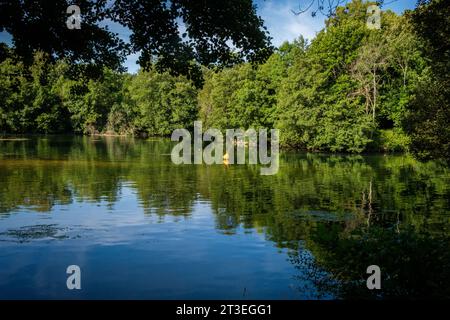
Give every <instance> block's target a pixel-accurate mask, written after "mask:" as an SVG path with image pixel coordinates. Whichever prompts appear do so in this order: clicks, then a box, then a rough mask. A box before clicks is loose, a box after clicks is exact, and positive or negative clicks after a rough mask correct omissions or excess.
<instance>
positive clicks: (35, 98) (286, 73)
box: [0, 0, 450, 159]
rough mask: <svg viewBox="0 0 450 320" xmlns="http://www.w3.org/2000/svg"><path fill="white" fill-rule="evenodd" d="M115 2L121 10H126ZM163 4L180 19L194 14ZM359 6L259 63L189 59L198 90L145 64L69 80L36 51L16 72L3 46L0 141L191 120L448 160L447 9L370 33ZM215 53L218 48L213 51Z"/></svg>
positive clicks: (294, 143) (301, 143) (339, 148)
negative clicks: (3, 136)
mask: <svg viewBox="0 0 450 320" xmlns="http://www.w3.org/2000/svg"><path fill="white" fill-rule="evenodd" d="M117 3H118V5H117V6H118V7H116V9H117V10H119V11H120V10H121V9H120V8H121V6H125V3H124V2H123V3H122V2H121V1H118V2H117ZM173 3H174V4H178V5H180V6H181V7H179V8H178V9H179V10H181V11H180V12H181V13H180V14H181V15H183V16H184V17H185V18H186V19H188V20H189V19H191V18H192V16H191V15H192V14H193V13H192V12H194V11H195V10H197V9H198V10H200V8H196V7H195V8H194V7H193V8H188V7H185V8H184V9H183V6H184V1H175V2H173ZM369 4H370V3H367V2H364V1H362V0H353V1H352V2H351V3H349V4H348V5H347V6H346V7H339V8H337V9H336V11H335V12H334V14H333V15H331V16H330V17H329V18H328V19H327V21H326V27H325V28H324V29H323V30H322V31H321V32H319V33H318V34H317V36H316V37H315V38H314V39H313V40H312V41H311V42H308V41H306V40H305V39H303V38H302V37H299V38H298V40H296V41H294V42H292V43H285V44H283V45H282V46H281V47H280V48H278V49H277V50H276V51H275V52H274V53H273V54H272V55H271V56H270V57H269V58H268V59H267V60H265V61H264V62H262V63H259V64H255V63H254V62H252V61H248V62H245V63H239V64H236V65H234V66H229V67H226V68H217V66H214V65H213V63H212V62H213V61H215V60H217V59H218V57H217V56H216V55H217V52H218V51H214V50H213V51H210V52H209V53H210V54H211V56H210V57H209V58H207V57H206V56H205V57H201V56H198V57H197V58H196V59H194V60H196V61H197V62H199V63H201V64H203V65H204V67H202V69H201V70H200V71H201V77H202V79H203V80H204V81H202V82H203V85H201V86H199V83H198V81H193V79H190V78H192V77H190V75H189V73H188V75H186V76H183V75H177V73H173V72H171V73H167V72H162V71H161V69H160V68H159V67H158V64H159V63H164V61H165V60H164V59H162V60H156V61H152V60H151V59H150V60H149V59H144V60H145V61H146V62H145V63H143V65H145V66H146V67H148V68H146V70H147V71H144V69H143V70H141V71H140V72H139V73H138V74H136V75H130V74H126V73H123V72H121V71H120V70H114V68H107V67H103V68H102V69H101V72H100V76H99V77H95V78H92V77H90V76H89V75H87V74H85V73H80V74H79V75H78V76H74V74H73V70H72V68H71V63H72V61H71V60H70V59H66V58H62V59H57V60H56V61H55V59H53V58H54V57H53V56H51V55H49V54H48V53H45V50H43V51H40V50H38V51H34V54H33V60H32V63H24V62H23V60H22V59H21V56H20V55H18V53H17V50H15V49H17V48H15V49H14V48H7V47H6V46H2V47H1V48H0V49H1V50H0V56H1V57H2V60H1V62H0V69H1V74H0V88H1V92H0V132H4V133H29V132H36V133H57V132H78V133H88V134H92V133H111V134H141V135H154V136H168V135H170V133H171V132H172V130H173V129H175V128H180V127H184V128H191V127H192V126H193V121H194V120H196V119H201V120H202V121H203V122H204V126H205V127H216V128H220V129H225V128H243V129H246V128H250V127H253V128H260V127H266V128H273V127H276V128H279V129H280V130H281V143H282V144H283V145H284V146H285V147H292V148H301V149H306V150H310V151H330V152H350V153H360V152H367V151H386V152H397V151H407V150H409V149H411V150H412V151H413V152H414V153H415V154H416V155H418V156H420V157H422V158H431V157H440V158H447V159H449V158H450V155H449V141H450V133H449V128H450V126H449V125H448V124H449V122H450V121H449V114H450V112H449V101H448V96H450V95H449V94H448V88H449V85H448V74H449V72H448V68H449V59H448V50H449V49H448V48H449V46H448V39H449V37H448V34H449V30H448V25H449V24H448V16H449V14H447V13H448V6H446V5H445V4H444V1H441V0H433V1H420V2H419V5H418V7H417V8H416V9H415V10H414V11H410V12H408V11H407V12H406V13H405V14H404V15H402V16H398V15H396V14H395V13H393V12H390V11H386V12H383V13H382V28H381V29H379V30H377V29H375V30H373V29H369V28H368V27H367V25H366V21H367V14H366V12H367V7H368V5H369ZM246 5H247V4H246ZM186 6H187V4H186ZM246 8H247V7H246ZM122 9H124V8H122ZM129 9H130V10H131V11H130V12H131V13H133V12H135V11H133V10H134V9H133V8H129ZM132 9H133V10H132ZM247 9H249V10H250V8H247ZM161 10H162V9H161ZM190 10H194V11H192V12H191V11H190ZM127 12H128V11H127ZM131 13H130V14H131ZM117 14H119V13H117ZM136 14H137V13H136ZM204 16H205V15H204ZM189 17H191V18H189ZM131 18H132V17H128V18H127V19H126V21H129V20H130V21H131V20H132V19H131ZM254 22H255V23H256V21H254ZM130 23H131V22H130ZM191 23H192V26H196V25H197V24H199V25H200V21H191ZM209 23H212V22H211V21H209ZM434 23H437V25H438V27H437V28H438V32H435V31H434V29H435V27H434V26H433V24H434ZM256 24H258V23H256ZM130 27H131V28H134V27H135V28H136V30H138V29H139V28H141V27H142V28H144V27H145V26H133V25H132V24H130ZM198 27H199V26H198ZM210 27H211V28H212V26H211V25H206V26H205V28H210ZM146 28H147V27H145V28H144V29H145V30H147V29H146ZM193 28H194V27H193ZM195 28H197V27H195ZM195 28H194V29H195ZM199 28H200V27H199ZM139 30H140V29H139ZM147 31H148V30H147ZM147 31H146V32H147ZM197 31H198V30H197ZM136 32H137V33H136V37H137V35H138V34H141V33H140V31H139V32H138V31H136ZM148 32H150V31H148ZM205 32H206V33H205V35H204V36H205V37H206V38H205V39H207V38H208V36H207V34H208V32H207V31H205ZM227 32H228V31H227ZM229 32H231V31H230V30H229ZM240 36H244V35H242V34H241V35H240ZM236 37H239V36H238V35H236ZM255 37H256V38H258V36H256V35H255ZM194 38H195V36H194ZM256 38H255V39H256ZM196 39H197V41H199V42H200V43H201V41H202V38H201V37H197V38H196ZM255 39H254V40H255ZM141 40H142V39H141ZM141 40H139V39H138V38H136V39H135V40H134V41H135V42H136V43H135V44H136V45H137V44H138V43H140V42H139V41H141ZM260 40H261V41H262V38H261V39H260ZM255 41H256V40H255ZM260 44H261V46H262V43H260ZM217 45H218V47H217V48H216V49H217V50H219V51H220V50H222V49H221V48H222V45H223V43H222V44H221V42H219V43H218V44H217ZM257 46H259V45H257ZM136 49H143V48H141V47H136ZM144 49H145V48H144ZM149 50H150V49H149ZM244 51H245V50H244ZM250 51H251V50H250ZM250 51H249V52H248V53H249V54H250ZM145 52H146V51H145V50H144V55H145V54H146V53H145ZM199 54H200V52H199ZM204 54H206V52H204ZM227 54H228V53H227ZM229 54H230V58H231V56H233V54H231V53H230V52H229ZM250 55H251V54H250ZM141 58H142V57H141ZM237 58H239V59H237V60H236V61H238V60H240V59H242V58H243V56H239V57H237ZM194 60H189V61H191V62H192V61H194ZM219 60H220V59H219ZM226 60H227V61H230V60H229V59H226ZM166 62H167V61H166ZM141 63H142V61H141ZM224 64H226V61H225V60H224V61H222V63H221V65H222V66H223V65H224ZM79 66H83V64H79ZM197 66H199V65H197ZM179 70H181V69H179ZM181 73H184V72H181ZM194 80H195V79H194Z"/></svg>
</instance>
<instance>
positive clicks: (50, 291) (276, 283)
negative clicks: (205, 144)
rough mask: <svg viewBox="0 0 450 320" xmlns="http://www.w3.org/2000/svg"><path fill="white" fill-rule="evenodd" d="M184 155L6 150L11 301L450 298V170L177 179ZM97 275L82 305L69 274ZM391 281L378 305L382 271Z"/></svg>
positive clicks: (314, 169) (433, 166)
mask: <svg viewBox="0 0 450 320" xmlns="http://www.w3.org/2000/svg"><path fill="white" fill-rule="evenodd" d="M172 147H173V143H172V142H171V141H169V140H158V139H153V140H151V139H150V140H139V139H132V138H113V137H97V138H93V137H63V136H61V137H30V138H29V139H28V140H17V141H14V140H2V141H0V298H1V299H72V298H73V299H78V298H87V299H106V298H112V299H119V298H120V299H334V298H337V299H346V298H369V299H372V298H378V299H382V298H399V297H400V298H411V299H413V298H425V297H426V298H449V297H450V171H449V168H448V167H447V166H445V165H444V164H441V163H438V162H427V163H420V162H418V161H416V160H414V159H413V158H411V157H410V156H407V155H371V156H344V155H339V156H338V155H320V154H308V153H283V154H281V156H280V169H279V172H278V173H277V174H275V175H272V176H262V175H260V170H259V167H258V166H257V165H229V166H225V165H211V166H207V165H178V166H177V165H175V164H173V163H172V162H171V158H170V152H171V149H172ZM69 265H78V266H80V268H81V275H82V277H81V279H82V280H81V286H82V289H81V290H68V289H67V287H66V280H67V277H68V275H67V274H66V268H67V266H69ZM369 265H378V266H379V267H380V269H381V278H382V288H381V290H368V288H367V286H366V279H367V277H368V276H369V275H368V274H367V272H366V269H367V267H368V266H369Z"/></svg>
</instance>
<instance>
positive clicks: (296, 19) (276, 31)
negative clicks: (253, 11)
mask: <svg viewBox="0 0 450 320" xmlns="http://www.w3.org/2000/svg"><path fill="white" fill-rule="evenodd" d="M298 5H299V1H298V0H288V1H276V0H266V1H263V2H260V3H259V4H258V14H259V15H260V16H261V17H262V18H263V20H264V22H265V25H266V26H267V28H268V30H269V32H270V35H271V36H272V37H273V44H274V45H275V46H279V45H280V44H282V43H283V42H284V41H286V40H288V41H292V40H294V39H296V38H298V37H299V36H300V35H303V36H304V37H305V38H307V39H310V40H311V39H312V38H314V37H315V35H316V33H317V32H319V31H320V30H321V29H322V28H323V27H324V19H325V18H324V17H323V16H320V15H318V16H316V17H312V16H311V13H310V12H305V13H302V14H300V15H295V14H294V13H293V10H294V11H296V10H298Z"/></svg>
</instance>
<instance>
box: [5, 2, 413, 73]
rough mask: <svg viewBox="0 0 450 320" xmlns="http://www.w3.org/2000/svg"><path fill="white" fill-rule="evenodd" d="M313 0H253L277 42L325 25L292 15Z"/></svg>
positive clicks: (402, 5)
mask: <svg viewBox="0 0 450 320" xmlns="http://www.w3.org/2000/svg"><path fill="white" fill-rule="evenodd" d="M311 1H312V0H255V3H256V5H257V11H258V14H259V15H260V16H261V17H262V18H263V20H264V21H265V25H266V26H267V28H268V30H269V32H270V35H271V36H272V38H273V41H272V42H273V44H274V45H275V46H279V45H280V44H281V43H283V42H284V41H286V40H287V41H292V40H294V39H295V38H297V37H299V36H300V35H303V36H304V37H305V38H307V39H312V38H314V36H315V34H316V32H318V31H320V30H321V29H322V28H323V26H324V21H325V17H323V16H322V15H317V16H316V17H312V16H311V13H310V12H305V13H303V14H301V15H295V14H293V13H292V10H294V11H297V10H298V8H299V5H301V6H302V7H304V6H305V5H307V4H308V3H310V2H311ZM314 1H317V0H314ZM386 3H387V4H386V5H385V7H384V9H391V10H393V11H395V12H397V13H402V12H403V11H404V10H406V9H413V8H414V7H415V4H416V0H387V1H386ZM105 24H107V25H108V26H109V28H110V30H111V31H112V32H115V33H118V34H119V36H120V37H121V38H122V39H124V40H125V41H128V36H129V31H128V30H127V29H126V28H123V27H122V26H120V25H117V24H113V23H110V22H105ZM10 39H11V37H10V36H9V35H7V34H5V33H4V32H3V33H0V41H6V42H7V43H10V41H11V40H10ZM138 56H139V54H138V53H136V54H132V55H130V56H128V58H127V61H126V62H125V66H126V67H127V69H128V71H129V72H132V73H134V72H136V71H137V70H138V68H139V67H138V65H137V64H136V60H137V58H138Z"/></svg>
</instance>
